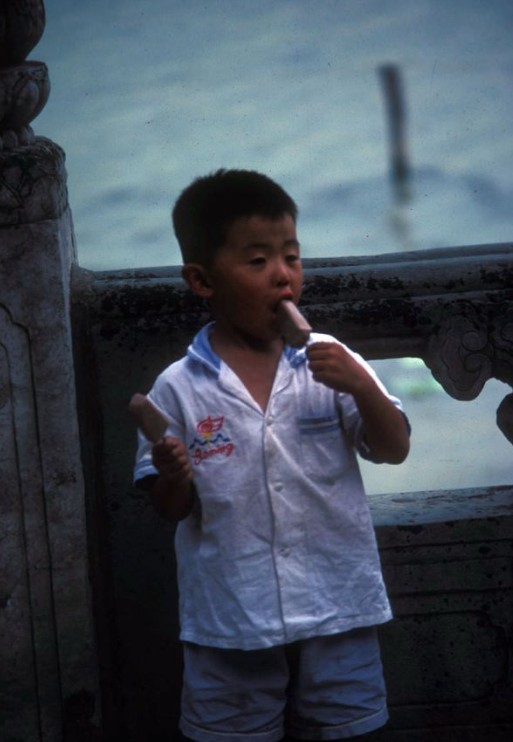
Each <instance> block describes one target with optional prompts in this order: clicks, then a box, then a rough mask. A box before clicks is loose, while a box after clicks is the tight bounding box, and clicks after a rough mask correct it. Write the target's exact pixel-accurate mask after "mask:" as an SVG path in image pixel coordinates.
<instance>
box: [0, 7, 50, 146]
mask: <svg viewBox="0 0 513 742" xmlns="http://www.w3.org/2000/svg"><path fill="white" fill-rule="evenodd" d="M44 27H45V9H44V4H43V0H3V2H2V5H1V6H0V151H1V150H2V149H3V150H11V149H14V148H16V147H19V146H22V145H25V144H30V143H31V142H33V140H34V132H33V131H32V128H31V127H30V126H29V124H30V122H31V121H32V120H33V119H34V118H35V117H36V116H37V115H38V114H39V113H40V112H41V110H42V109H43V107H44V105H45V103H46V101H47V100H48V96H49V94H50V80H49V77H48V69H47V67H46V65H45V64H44V63H43V62H36V61H25V60H26V57H27V55H28V54H29V53H30V52H31V51H32V49H33V48H34V46H35V45H36V44H37V43H38V41H39V39H40V38H41V36H42V34H43V31H44Z"/></svg>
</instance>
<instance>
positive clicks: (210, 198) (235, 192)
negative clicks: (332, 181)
mask: <svg viewBox="0 0 513 742" xmlns="http://www.w3.org/2000/svg"><path fill="white" fill-rule="evenodd" d="M297 213H298V209H297V206H296V204H295V203H294V201H293V200H292V198H291V197H290V196H289V195H288V193H287V192H286V191H285V190H284V189H283V188H282V187H281V186H280V185H278V184H277V183H275V182H274V181H273V180H271V178H268V177H267V176H266V175H263V174H262V173H258V172H255V171H254V170H225V169H221V170H217V171H216V172H214V173H211V174H210V175H205V176H203V177H201V178H197V179H196V180H194V181H193V182H192V183H191V184H190V185H189V186H188V187H187V188H186V189H185V190H184V191H182V193H181V194H180V196H179V197H178V199H177V201H176V203H175V205H174V208H173V212H172V218H173V227H174V231H175V235H176V238H177V240H178V244H179V245H180V250H181V252H182V258H183V262H184V263H200V264H202V265H208V264H209V263H210V262H211V261H212V259H213V257H214V255H215V252H216V250H217V249H218V248H219V247H221V245H222V244H223V243H224V241H225V239H226V234H227V231H228V229H229V228H230V226H231V225H232V223H233V222H234V221H235V220H236V219H239V218H240V217H250V216H254V215H258V216H263V217H267V218H269V219H278V218H280V217H282V216H284V215H286V214H288V215H290V216H291V217H292V218H293V219H294V221H296V219H297Z"/></svg>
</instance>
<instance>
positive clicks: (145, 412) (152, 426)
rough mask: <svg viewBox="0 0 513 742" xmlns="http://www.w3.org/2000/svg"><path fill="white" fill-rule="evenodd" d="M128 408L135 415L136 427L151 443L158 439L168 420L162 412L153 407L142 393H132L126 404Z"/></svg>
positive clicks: (164, 430) (162, 433)
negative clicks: (128, 402)
mask: <svg viewBox="0 0 513 742" xmlns="http://www.w3.org/2000/svg"><path fill="white" fill-rule="evenodd" d="M128 409H129V410H130V412H131V413H132V415H133V416H134V417H135V419H136V421H137V425H138V427H139V428H140V429H141V430H142V432H143V433H144V437H145V438H147V439H148V440H149V441H150V442H151V443H156V442H157V441H159V440H160V439H161V438H162V436H163V435H164V433H165V432H166V428H167V426H168V420H167V419H166V417H164V415H163V414H162V412H161V411H160V410H159V409H158V408H157V407H155V405H154V404H152V402H150V400H149V399H148V397H145V396H144V394H134V395H133V397H132V399H131V400H130V404H129V405H128Z"/></svg>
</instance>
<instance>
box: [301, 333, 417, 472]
mask: <svg viewBox="0 0 513 742" xmlns="http://www.w3.org/2000/svg"><path fill="white" fill-rule="evenodd" d="M306 355H307V358H308V367H309V368H310V370H311V372H312V376H313V378H314V379H315V381H319V382H321V384H325V385H326V386H327V387H329V388H330V389H334V390H335V391H337V392H344V393H346V394H351V395H352V396H353V397H354V399H355V401H356V404H357V405H358V409H359V410H360V415H361V417H362V420H363V424H364V428H365V438H366V441H367V444H368V446H369V447H370V450H371V452H372V455H373V459H374V461H376V462H386V463H389V464H400V463H401V462H402V461H404V459H405V458H406V456H407V455H408V451H409V448H410V439H409V432H408V427H407V424H406V421H405V419H404V416H403V414H402V412H400V411H399V410H398V409H397V408H396V407H395V405H394V404H393V403H392V401H391V400H390V399H389V398H388V397H387V396H386V394H385V393H384V392H383V391H382V390H381V389H380V387H379V386H378V384H377V383H376V381H375V380H374V379H373V378H372V376H370V375H369V374H368V372H367V371H366V370H365V368H363V367H362V366H361V365H360V364H359V363H358V361H356V360H355V358H353V356H352V355H351V353H349V352H348V351H347V349H346V348H344V346H342V345H339V344H338V343H326V342H321V343H312V344H311V345H309V346H307V349H306Z"/></svg>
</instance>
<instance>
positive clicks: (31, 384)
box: [0, 0, 99, 742]
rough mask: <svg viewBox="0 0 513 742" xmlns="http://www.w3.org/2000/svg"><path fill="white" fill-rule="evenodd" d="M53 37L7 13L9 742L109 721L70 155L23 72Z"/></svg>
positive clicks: (0, 478) (5, 728) (34, 78)
mask: <svg viewBox="0 0 513 742" xmlns="http://www.w3.org/2000/svg"><path fill="white" fill-rule="evenodd" d="M20 19H21V20H24V21H25V22H26V23H27V24H28V30H27V34H25V35H24V34H23V26H22V25H20V24H21V20H20ZM41 23H42V25H41ZM43 26H44V9H43V4H42V2H36V1H35V0H32V1H30V0H27V2H23V1H22V0H21V1H20V0H14V1H12V2H11V1H10V0H7V2H4V3H3V4H2V6H1V8H0V48H1V50H2V53H1V55H0V494H1V496H0V524H1V526H0V528H1V530H0V739H1V740H2V742H14V741H16V742H22V741H23V742H33V741H34V742H35V741H36V740H37V742H43V741H44V742H60V741H61V740H73V742H75V741H78V740H80V741H81V740H92V739H94V738H96V737H95V729H96V727H97V720H98V717H99V708H98V702H97V699H98V692H97V680H96V657H95V648H94V632H93V621H92V610H91V596H90V584H89V574H88V550H87V538H86V522H85V505H84V485H83V476H82V467H81V457H80V445H79V436H78V425H77V415H76V398H75V380H74V370H73V357H72V343H71V326H70V272H71V267H72V265H73V262H74V259H75V251H74V237H73V227H72V219H71V213H70V210H69V207H68V203H67V192H66V174H65V169H64V153H63V152H62V150H61V149H60V147H58V146H57V145H56V144H54V143H53V142H51V141H49V140H47V139H42V138H37V137H35V136H34V134H33V132H32V130H31V128H30V126H29V122H30V121H31V120H32V118H33V117H34V116H35V115H37V113H38V112H39V110H40V109H41V108H42V106H43V105H44V102H45V101H46V98H47V96H48V91H49V84H48V74H47V71H46V67H45V65H44V64H42V63H39V62H23V60H22V59H20V55H21V57H23V55H24V54H27V53H28V51H30V48H31V42H32V43H35V42H36V41H37V40H38V39H39V37H40V35H41V33H42V28H43ZM10 31H11V32H12V35H13V36H14V38H15V40H17V41H19V43H18V44H15V43H14V42H13V41H12V38H9V32H10ZM38 34H39V35H38ZM27 39H28V40H27ZM34 39H35V41H34ZM11 42H12V43H11ZM20 44H21V46H20Z"/></svg>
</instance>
